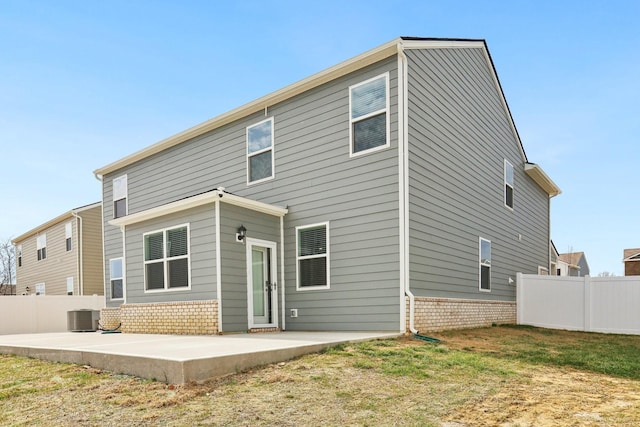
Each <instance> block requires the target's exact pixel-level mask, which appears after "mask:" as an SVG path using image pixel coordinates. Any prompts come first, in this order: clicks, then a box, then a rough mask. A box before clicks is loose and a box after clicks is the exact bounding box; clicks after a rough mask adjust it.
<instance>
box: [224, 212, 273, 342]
mask: <svg viewBox="0 0 640 427" xmlns="http://www.w3.org/2000/svg"><path fill="white" fill-rule="evenodd" d="M240 225H244V226H245V227H246V229H247V237H251V238H254V239H261V240H267V241H270V242H276V244H277V245H278V251H277V253H276V259H277V261H276V262H277V264H278V265H277V266H276V267H277V269H278V272H279V271H280V252H279V250H280V218H278V217H274V216H270V215H265V214H261V213H257V212H254V211H250V210H247V209H243V208H240V207H237V206H232V205H228V204H225V203H221V204H220V255H221V264H222V307H223V309H222V330H223V331H224V332H239V331H246V330H247V328H248V323H247V321H248V319H247V298H248V297H247V254H246V246H245V245H244V244H242V243H236V230H237V229H238V227H240ZM279 281H280V277H279V275H278V278H277V279H276V283H278V282H279ZM279 293H280V289H278V295H279ZM278 298H279V297H278ZM278 300H279V299H278ZM278 319H280V316H279V313H278Z"/></svg>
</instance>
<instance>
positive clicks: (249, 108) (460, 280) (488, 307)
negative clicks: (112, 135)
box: [95, 38, 559, 333]
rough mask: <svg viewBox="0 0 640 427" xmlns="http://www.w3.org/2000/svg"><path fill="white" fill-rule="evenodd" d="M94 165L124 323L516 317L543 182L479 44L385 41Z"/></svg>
mask: <svg viewBox="0 0 640 427" xmlns="http://www.w3.org/2000/svg"><path fill="white" fill-rule="evenodd" d="M507 170H508V172H507ZM95 173H96V175H97V176H98V177H99V178H100V179H101V180H102V183H103V207H104V212H103V217H104V252H105V295H106V297H107V305H108V308H107V309H105V310H104V311H103V313H102V315H103V323H104V322H105V321H106V322H107V323H109V321H111V322H112V323H116V322H119V323H122V328H123V330H124V331H125V332H164V333H219V332H223V333H224V332H244V331H250V330H284V329H286V330H335V331H338V330H380V331H401V332H404V331H405V330H412V331H415V330H417V329H421V330H429V329H438V328H447V327H461V326H467V323H468V322H471V323H473V325H476V324H478V325H479V324H486V323H487V322H489V324H490V323H492V322H509V321H514V320H515V299H516V297H515V285H514V284H512V283H510V282H511V280H510V279H511V278H513V279H515V274H516V273H517V272H523V273H537V271H538V268H539V267H541V266H542V267H545V268H549V262H550V261H549V213H550V198H551V197H552V196H554V195H556V194H558V193H559V189H558V188H557V187H556V186H555V184H554V183H553V182H552V181H551V180H550V179H549V178H548V177H547V176H546V175H545V174H544V172H543V171H542V170H541V169H540V168H539V167H538V166H537V165H535V164H533V163H529V161H528V159H527V157H526V155H525V153H524V150H523V148H522V144H521V142H520V139H519V136H518V134H517V132H516V130H515V126H514V124H513V121H512V118H511V115H510V113H509V110H508V107H507V105H506V101H505V99H504V96H503V94H502V90H501V88H500V85H499V82H498V80H497V75H496V73H495V70H494V68H493V63H492V61H491V59H490V56H489V53H488V50H487V48H486V44H485V43H484V41H481V40H442V39H416V38H399V39H396V40H393V41H391V42H389V43H386V44H384V45H382V46H380V47H378V48H375V49H373V50H371V51H369V52H366V53H364V54H362V55H359V56H357V57H355V58H353V59H350V60H348V61H345V62H343V63H341V64H338V65H336V66H334V67H331V68H329V69H327V70H325V71H323V72H320V73H318V74H316V75H314V76H311V77H309V78H307V79H304V80H302V81H300V82H298V83H295V84H293V85H290V86H287V87H285V88H283V89H281V90H279V91H276V92H274V93H272V94H270V95H267V96H265V97H262V98H259V99H257V100H256V101H253V102H251V103H249V104H247V105H245V106H242V107H239V108H237V109H235V110H232V111H230V112H228V113H225V114H223V115H221V116H219V117H216V118H213V119H211V120H209V121H207V122H204V123H202V124H200V125H197V126H195V127H194V128H191V129H188V130H186V131H184V132H182V133H180V134H178V135H175V136H173V137H169V138H167V139H166V140H163V141H160V142H159V143H157V144H155V145H152V146H150V147H148V148H146V149H143V150H141V151H139V152H137V153H134V154H132V155H130V156H128V157H125V158H123V159H120V160H118V161H115V162H113V163H111V164H109V165H107V166H104V167H102V168H100V169H98V170H96V171H95ZM507 176H508V178H507ZM505 185H506V188H505ZM507 194H508V195H507ZM508 205H510V206H508ZM243 235H244V237H243ZM172 248H174V249H172ZM120 266H121V267H122V272H120V270H119V267H120ZM262 284H264V286H262ZM443 304H446V305H447V307H448V308H447V310H448V312H449V313H453V314H452V315H450V316H449V317H450V319H443V318H442V317H443V316H440V318H439V319H435V320H434V318H433V315H432V314H433V313H436V312H438V310H437V308H438V307H439V306H441V305H443ZM469 304H471V306H472V311H473V312H474V314H473V316H471V317H473V319H471V318H469V319H466V320H464V319H463V320H464V321H463V322H462V323H461V322H460V316H462V317H464V316H465V315H463V314H461V313H468V312H469V307H471V306H470V305H469ZM496 304H498V305H500V304H502V305H500V306H499V309H496V307H498V306H497V305H496ZM194 307H196V308H194ZM432 308H433V310H432ZM159 313H160V314H159ZM456 313H457V314H456ZM458 314H460V315H458ZM444 317H446V316H444ZM456 319H457V320H456ZM465 322H467V323H465Z"/></svg>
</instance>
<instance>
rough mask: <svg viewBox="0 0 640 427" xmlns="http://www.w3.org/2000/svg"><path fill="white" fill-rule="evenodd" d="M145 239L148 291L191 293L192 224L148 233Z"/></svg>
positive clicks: (145, 275) (145, 273) (145, 278)
mask: <svg viewBox="0 0 640 427" xmlns="http://www.w3.org/2000/svg"><path fill="white" fill-rule="evenodd" d="M143 239H144V284H145V291H164V290H181V289H188V288H189V286H190V282H191V280H190V276H191V272H190V270H191V268H190V259H189V246H190V240H189V224H184V225H178V226H175V227H172V228H165V229H163V230H158V231H152V232H150V233H145V234H144V235H143Z"/></svg>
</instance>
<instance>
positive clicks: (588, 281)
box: [583, 276, 591, 332]
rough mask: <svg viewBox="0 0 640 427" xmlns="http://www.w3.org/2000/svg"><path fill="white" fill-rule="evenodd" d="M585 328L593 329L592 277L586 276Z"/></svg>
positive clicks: (588, 330) (587, 329)
mask: <svg viewBox="0 0 640 427" xmlns="http://www.w3.org/2000/svg"><path fill="white" fill-rule="evenodd" d="M583 290H584V307H583V309H584V330H585V331H586V332H590V331H591V277H589V276H584V287H583Z"/></svg>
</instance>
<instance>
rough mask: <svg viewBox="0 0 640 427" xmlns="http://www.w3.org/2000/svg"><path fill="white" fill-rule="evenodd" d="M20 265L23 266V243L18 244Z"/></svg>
mask: <svg viewBox="0 0 640 427" xmlns="http://www.w3.org/2000/svg"><path fill="white" fill-rule="evenodd" d="M17 252H18V267H22V245H18V251H17Z"/></svg>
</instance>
